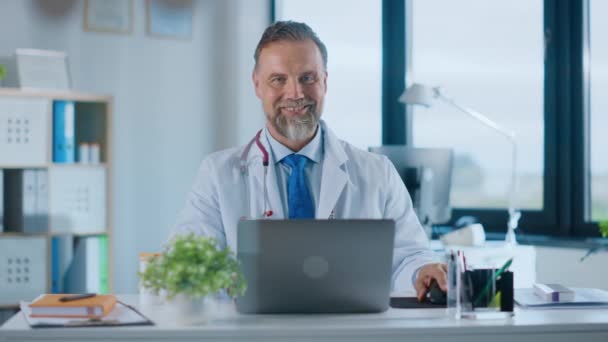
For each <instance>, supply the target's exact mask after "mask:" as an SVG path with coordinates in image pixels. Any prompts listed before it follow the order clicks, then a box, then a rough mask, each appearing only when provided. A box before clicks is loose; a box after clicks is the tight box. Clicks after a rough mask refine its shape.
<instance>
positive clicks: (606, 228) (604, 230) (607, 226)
mask: <svg viewBox="0 0 608 342" xmlns="http://www.w3.org/2000/svg"><path fill="white" fill-rule="evenodd" d="M598 226H599V228H600V234H602V237H604V238H607V237H608V220H606V221H601V222H600V223H599V224H598Z"/></svg>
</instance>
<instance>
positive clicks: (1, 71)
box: [0, 64, 6, 81]
mask: <svg viewBox="0 0 608 342" xmlns="http://www.w3.org/2000/svg"><path fill="white" fill-rule="evenodd" d="M5 77H6V67H5V66H4V65H2V64H0V81H2V80H3V79H4V78H5Z"/></svg>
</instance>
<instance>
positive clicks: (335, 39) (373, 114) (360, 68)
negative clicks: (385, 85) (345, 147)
mask: <svg viewBox="0 0 608 342" xmlns="http://www.w3.org/2000/svg"><path fill="white" fill-rule="evenodd" d="M275 6H276V19H277V20H294V21H301V22H305V23H306V24H308V25H309V26H310V27H311V28H312V29H313V30H314V31H315V32H316V33H317V34H318V35H319V38H321V40H322V41H323V42H324V43H325V45H326V46H327V50H328V66H327V68H328V73H329V77H328V80H327V87H328V90H327V95H326V98H325V108H324V111H323V116H322V118H323V119H324V120H325V121H327V124H328V125H329V127H331V129H332V130H333V131H335V132H336V134H337V135H338V137H340V138H341V139H344V140H346V141H348V142H350V143H352V144H354V145H355V146H357V147H360V148H362V149H365V150H367V148H368V147H370V146H380V145H381V138H382V137H381V135H382V126H381V125H382V103H381V92H382V85H381V76H382V65H381V64H382V46H381V45H382V24H381V20H382V3H381V2H379V1H373V0H368V1H359V2H356V4H355V3H353V2H352V1H348V0H336V1H323V0H307V1H303V0H301V1H297V0H277V1H275Z"/></svg>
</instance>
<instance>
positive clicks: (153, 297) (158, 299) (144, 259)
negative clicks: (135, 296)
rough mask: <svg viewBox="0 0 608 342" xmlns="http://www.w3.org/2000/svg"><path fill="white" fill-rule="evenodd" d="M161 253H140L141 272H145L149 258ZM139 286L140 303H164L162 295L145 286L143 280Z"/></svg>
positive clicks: (142, 304)
mask: <svg viewBox="0 0 608 342" xmlns="http://www.w3.org/2000/svg"><path fill="white" fill-rule="evenodd" d="M158 255H160V254H159V253H139V272H142V273H143V272H144V271H145V270H146V267H147V266H148V260H149V259H150V258H151V257H153V256H158ZM138 288H139V304H140V305H141V306H151V305H161V304H162V303H163V300H162V296H161V295H158V294H155V293H154V292H152V290H150V289H147V288H145V287H143V284H142V282H141V280H140V281H139V284H138Z"/></svg>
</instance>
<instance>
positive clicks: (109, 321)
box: [19, 302, 154, 328]
mask: <svg viewBox="0 0 608 342" xmlns="http://www.w3.org/2000/svg"><path fill="white" fill-rule="evenodd" d="M29 304H30V302H21V303H20V305H19V306H20V308H21V312H22V313H23V316H24V317H25V320H26V321H27V323H28V324H29V325H30V326H31V327H33V328H39V327H49V328H50V327H72V326H73V327H82V326H119V325H152V324H154V323H152V322H151V321H150V320H149V319H148V318H146V317H145V316H142V315H141V314H139V313H138V312H136V311H134V310H132V309H131V308H129V307H127V306H125V305H124V304H122V303H120V302H119V303H116V306H114V309H113V310H112V311H111V312H110V313H109V314H108V315H107V316H105V317H103V318H102V319H101V320H97V321H96V320H89V319H88V318H58V317H30V313H31V312H30V307H29Z"/></svg>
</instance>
